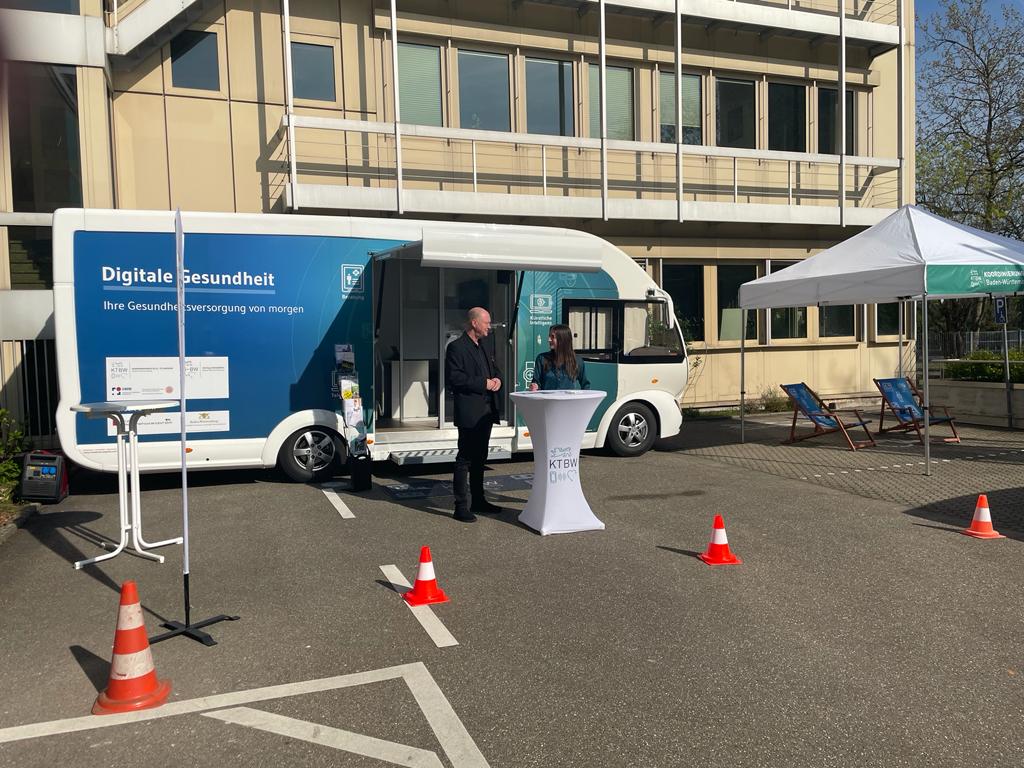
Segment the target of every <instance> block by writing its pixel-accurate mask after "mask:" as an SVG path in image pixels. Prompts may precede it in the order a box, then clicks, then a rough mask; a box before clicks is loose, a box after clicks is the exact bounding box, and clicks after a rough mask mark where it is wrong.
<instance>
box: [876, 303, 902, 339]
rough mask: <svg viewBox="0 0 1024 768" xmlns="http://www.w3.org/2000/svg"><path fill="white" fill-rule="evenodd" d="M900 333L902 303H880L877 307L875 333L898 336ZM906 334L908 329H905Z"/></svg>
mask: <svg viewBox="0 0 1024 768" xmlns="http://www.w3.org/2000/svg"><path fill="white" fill-rule="evenodd" d="M899 333H900V304H899V302H898V301H894V302H892V303H890V304H879V305H877V306H876V307H875V334H876V335H877V336H898V335H899ZM903 333H904V335H906V329H904V331H903Z"/></svg>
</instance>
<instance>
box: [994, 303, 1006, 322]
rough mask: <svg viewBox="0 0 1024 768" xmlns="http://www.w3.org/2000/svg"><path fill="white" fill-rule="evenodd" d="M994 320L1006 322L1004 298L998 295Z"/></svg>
mask: <svg viewBox="0 0 1024 768" xmlns="http://www.w3.org/2000/svg"><path fill="white" fill-rule="evenodd" d="M996 322H997V323H1005V322H1006V298H1005V297H999V298H997V299H996Z"/></svg>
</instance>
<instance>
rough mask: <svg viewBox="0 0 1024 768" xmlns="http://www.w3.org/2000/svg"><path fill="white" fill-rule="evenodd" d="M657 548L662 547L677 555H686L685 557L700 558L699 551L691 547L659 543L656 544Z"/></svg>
mask: <svg viewBox="0 0 1024 768" xmlns="http://www.w3.org/2000/svg"><path fill="white" fill-rule="evenodd" d="M658 549H664V550H665V551H666V552H675V553H676V554H677V555H686V556H687V557H695V558H700V556H701V553H700V552H697V551H696V550H693V549H676V548H675V547H663V546H662V545H661V544H659V545H658Z"/></svg>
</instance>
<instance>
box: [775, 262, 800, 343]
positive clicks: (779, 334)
mask: <svg viewBox="0 0 1024 768" xmlns="http://www.w3.org/2000/svg"><path fill="white" fill-rule="evenodd" d="M796 263H797V262H795V261H772V270H771V274H773V275H774V274H775V273H776V272H781V271H782V270H783V269H785V268H786V267H791V266H793V265H794V264H796ZM769 313H770V317H771V329H772V338H773V339H806V338H807V307H776V308H774V309H771V310H769Z"/></svg>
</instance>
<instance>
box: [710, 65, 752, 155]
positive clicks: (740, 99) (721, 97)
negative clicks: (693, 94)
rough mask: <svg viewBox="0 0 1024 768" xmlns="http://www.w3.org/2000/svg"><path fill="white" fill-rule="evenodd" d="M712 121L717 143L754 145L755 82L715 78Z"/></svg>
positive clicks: (723, 145)
mask: <svg viewBox="0 0 1024 768" xmlns="http://www.w3.org/2000/svg"><path fill="white" fill-rule="evenodd" d="M716 88H717V90H716V96H717V98H716V100H715V121H716V126H717V128H716V131H717V137H716V141H717V143H718V146H720V147H734V148H737V149H756V148H757V131H756V129H755V126H756V125H757V111H756V109H755V103H754V83H753V82H752V81H749V80H717V81H716Z"/></svg>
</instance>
